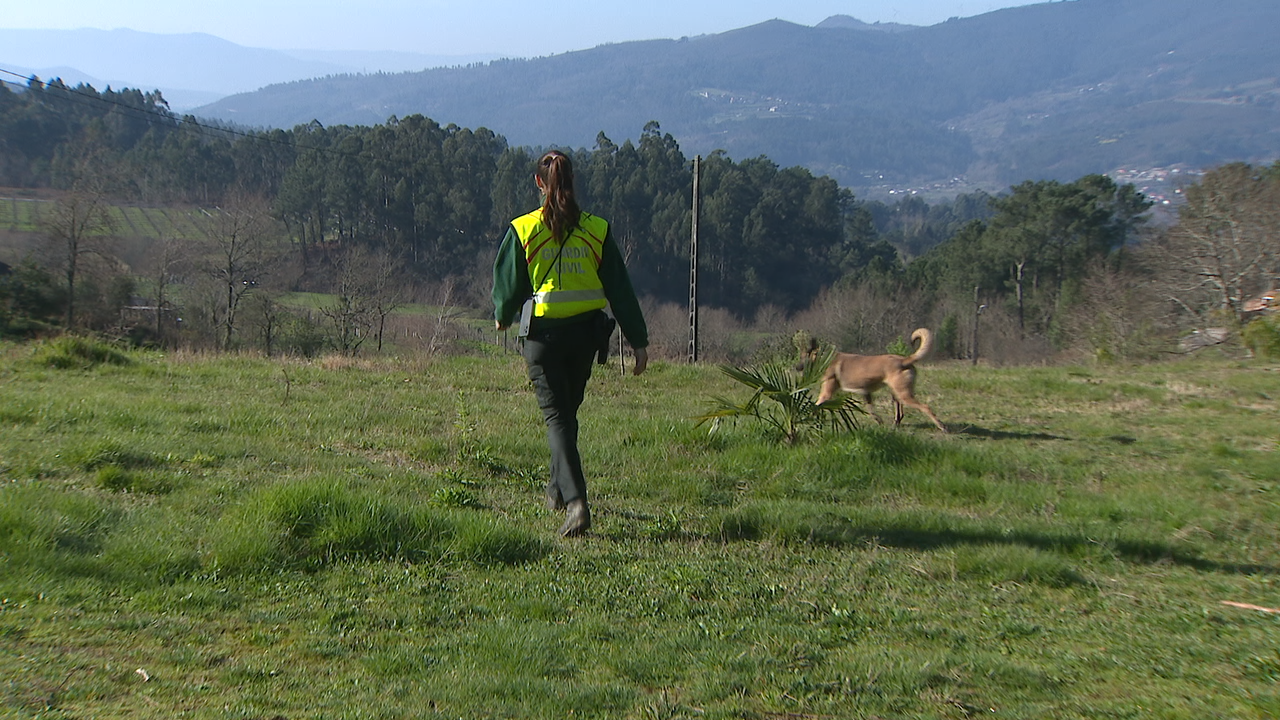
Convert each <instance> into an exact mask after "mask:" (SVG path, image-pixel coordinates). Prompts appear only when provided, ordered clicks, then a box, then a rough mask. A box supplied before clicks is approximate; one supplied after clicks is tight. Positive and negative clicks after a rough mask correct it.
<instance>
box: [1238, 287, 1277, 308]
mask: <svg viewBox="0 0 1280 720" xmlns="http://www.w3.org/2000/svg"><path fill="white" fill-rule="evenodd" d="M1276 295H1277V293H1276V291H1275V290H1271V291H1269V292H1266V293H1263V294H1262V295H1259V296H1258V297H1256V298H1249V299H1248V300H1245V301H1244V304H1243V305H1241V306H1240V309H1241V310H1243V311H1244V312H1247V313H1261V312H1266V311H1268V310H1275V309H1276V308H1280V302H1277V301H1276Z"/></svg>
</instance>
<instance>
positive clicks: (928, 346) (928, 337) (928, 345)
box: [902, 328, 933, 367]
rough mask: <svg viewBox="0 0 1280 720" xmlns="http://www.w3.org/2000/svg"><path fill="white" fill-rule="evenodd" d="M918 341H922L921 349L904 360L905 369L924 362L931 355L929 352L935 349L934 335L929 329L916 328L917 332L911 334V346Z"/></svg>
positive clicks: (917, 349)
mask: <svg viewBox="0 0 1280 720" xmlns="http://www.w3.org/2000/svg"><path fill="white" fill-rule="evenodd" d="M916 340H919V341H920V347H918V348H916V351H915V352H913V353H911V354H910V355H908V356H906V357H905V358H903V359H902V366H903V367H911V366H912V365H915V364H916V363H918V362H920V361H921V360H923V359H924V358H925V356H926V355H928V354H929V351H930V350H932V349H933V333H931V332H929V331H928V329H926V328H916V331H915V332H913V333H911V344H912V345H914V344H915V342H916Z"/></svg>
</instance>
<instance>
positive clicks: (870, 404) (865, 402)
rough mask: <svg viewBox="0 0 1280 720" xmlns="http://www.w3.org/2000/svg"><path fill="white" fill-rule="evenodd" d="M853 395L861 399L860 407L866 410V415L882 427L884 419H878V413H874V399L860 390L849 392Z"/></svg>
mask: <svg viewBox="0 0 1280 720" xmlns="http://www.w3.org/2000/svg"><path fill="white" fill-rule="evenodd" d="M850 392H852V393H853V394H855V395H857V396H858V397H860V398H862V406H863V407H865V408H866V409H867V414H868V415H870V416H871V417H873V418H875V419H876V422H877V423H879V424H881V425H883V424H884V418H882V417H880V413H878V412H876V403H875V398H874V397H873V396H872V394H871V393H869V392H867V391H866V390H862V389H855V390H851V391H850Z"/></svg>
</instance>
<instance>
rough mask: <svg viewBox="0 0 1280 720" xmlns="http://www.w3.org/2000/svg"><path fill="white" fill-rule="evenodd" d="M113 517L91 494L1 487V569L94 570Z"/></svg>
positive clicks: (108, 509)
mask: <svg viewBox="0 0 1280 720" xmlns="http://www.w3.org/2000/svg"><path fill="white" fill-rule="evenodd" d="M113 516H114V512H113V511H112V510H111V509H110V508H109V507H108V506H106V505H104V504H102V503H101V502H99V501H98V500H97V499H95V498H92V497H87V496H84V495H80V494H74V493H65V492H59V491H55V490H51V489H48V488H44V487H40V486H38V485H9V486H7V487H0V568H5V566H8V568H9V569H13V568H38V569H40V570H43V571H46V572H55V573H58V574H70V575H83V574H93V573H96V572H97V570H98V569H99V562H98V560H97V559H96V556H97V554H98V553H99V552H100V551H101V549H102V547H103V543H104V540H105V538H106V536H107V533H108V531H109V530H110V527H111V523H112V519H113Z"/></svg>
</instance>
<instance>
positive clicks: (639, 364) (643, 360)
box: [631, 348, 649, 375]
mask: <svg viewBox="0 0 1280 720" xmlns="http://www.w3.org/2000/svg"><path fill="white" fill-rule="evenodd" d="M635 353H636V366H635V367H633V368H631V374H632V375H639V374H640V373H642V372H644V369H645V368H646V367H648V366H649V350H648V348H640V349H638V350H636V351H635Z"/></svg>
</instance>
